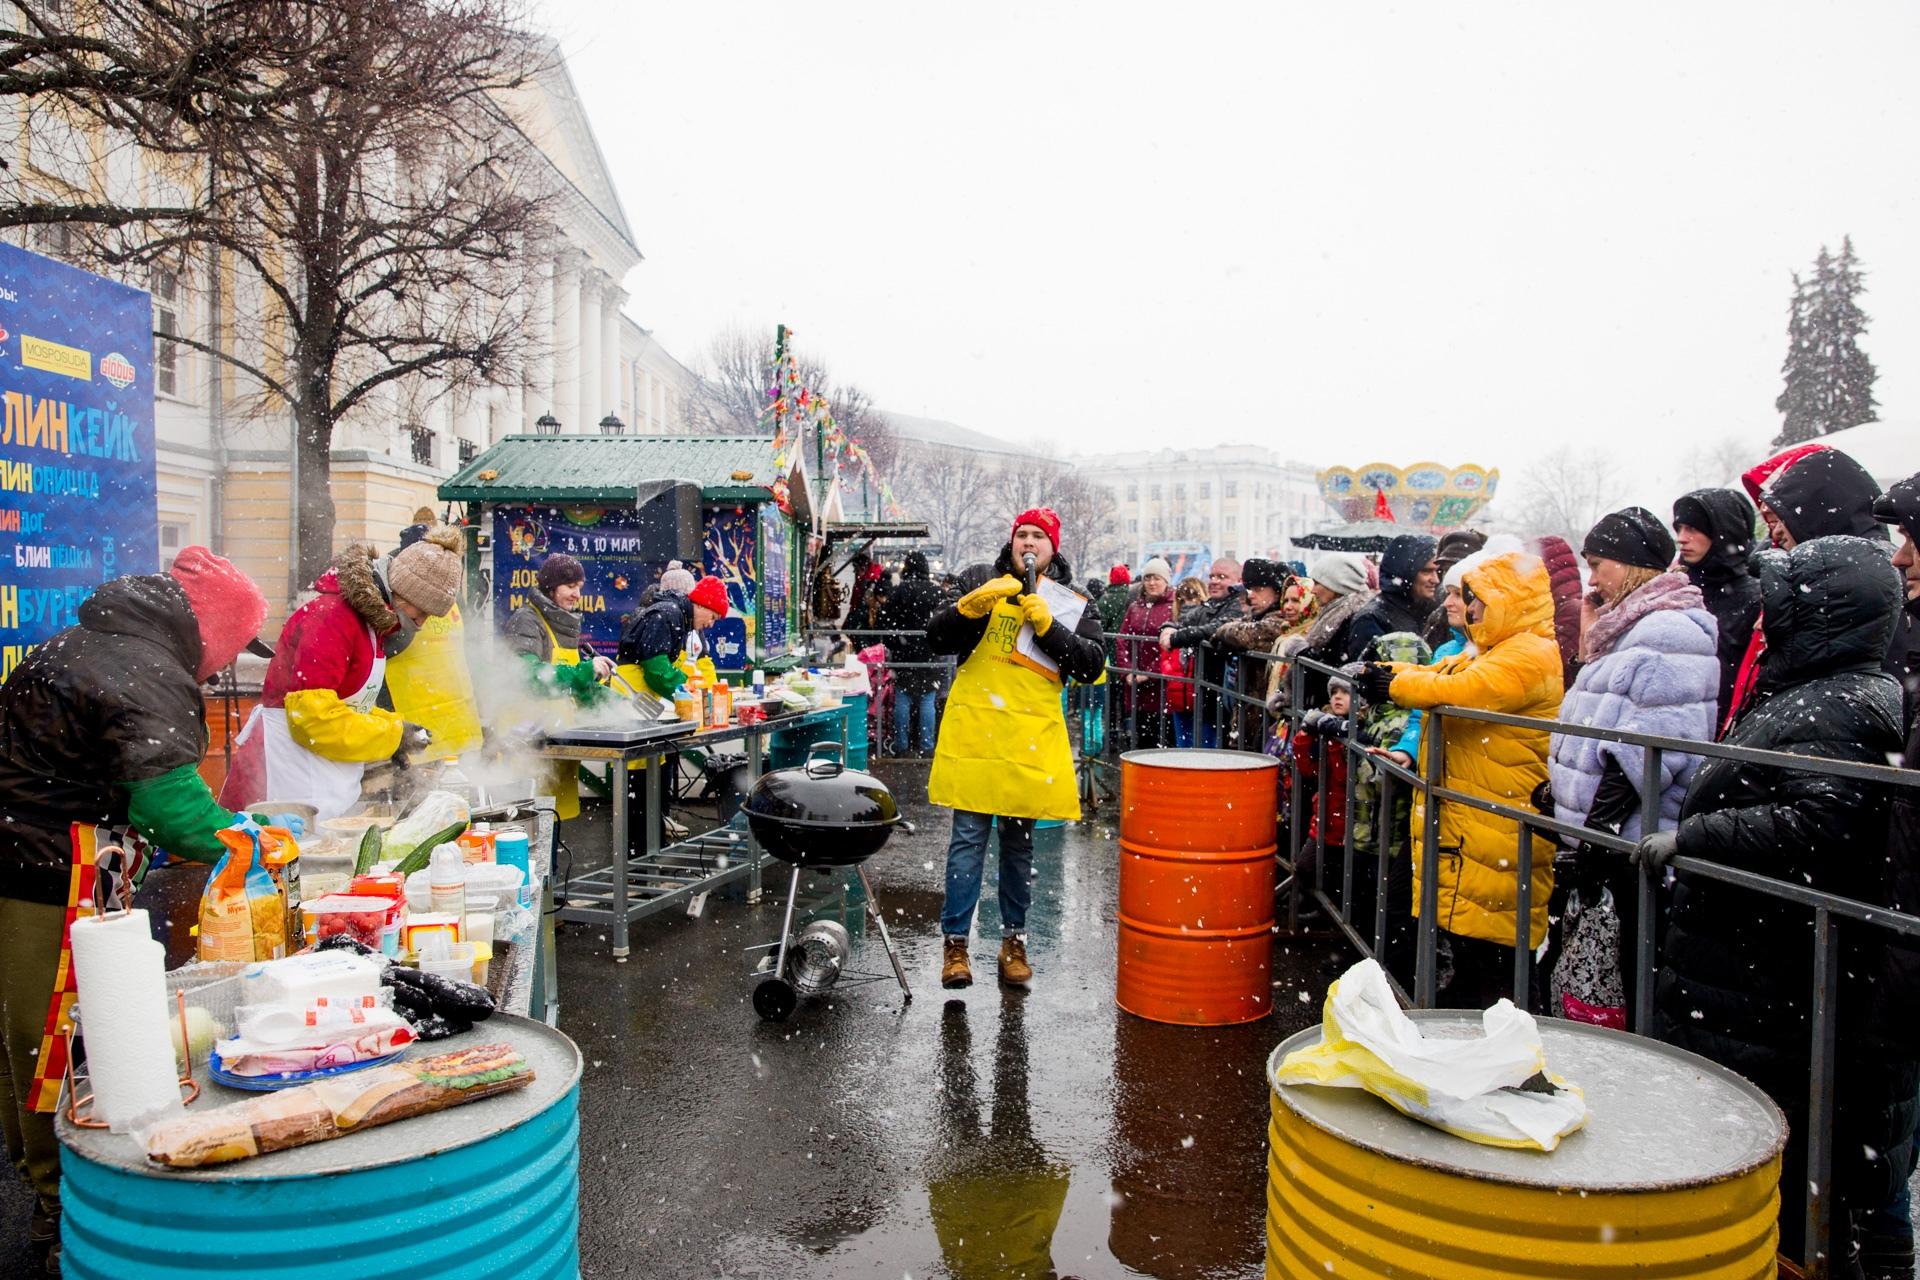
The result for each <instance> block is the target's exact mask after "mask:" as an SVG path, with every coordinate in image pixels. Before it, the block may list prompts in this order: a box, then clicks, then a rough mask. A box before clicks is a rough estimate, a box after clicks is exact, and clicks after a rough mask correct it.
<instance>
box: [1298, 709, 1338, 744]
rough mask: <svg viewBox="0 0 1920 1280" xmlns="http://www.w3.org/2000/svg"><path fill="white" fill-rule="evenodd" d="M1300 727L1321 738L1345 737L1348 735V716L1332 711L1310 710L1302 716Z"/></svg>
mask: <svg viewBox="0 0 1920 1280" xmlns="http://www.w3.org/2000/svg"><path fill="white" fill-rule="evenodd" d="M1300 728H1301V730H1302V731H1303V732H1305V733H1310V734H1312V735H1314V736H1315V737H1320V738H1344V737H1346V736H1347V718H1346V717H1345V716H1337V715H1334V714H1333V712H1331V711H1309V712H1307V714H1306V715H1304V716H1301V717H1300Z"/></svg>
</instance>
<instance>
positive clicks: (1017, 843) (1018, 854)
mask: <svg viewBox="0 0 1920 1280" xmlns="http://www.w3.org/2000/svg"><path fill="white" fill-rule="evenodd" d="M994 822H995V819H994V816H993V815H992V814H990V813H973V812H970V811H968V810H966V809H955V810H954V811H953V835H952V837H951V838H950V839H949V840H948V841H947V900H946V902H945V903H944V904H943V905H942V906H941V908H940V932H941V933H942V934H944V935H945V936H947V937H949V938H965V937H967V936H969V935H970V934H972V932H973V911H974V908H975V907H977V906H979V905H980V876H981V874H982V872H983V871H984V870H985V869H986V860H987V839H988V837H989V836H991V835H992V834H993V828H994ZM999 826H1000V932H1001V933H1002V934H1003V935H1004V936H1006V937H1012V936H1013V935H1014V934H1017V933H1025V932H1026V930H1027V904H1028V903H1029V902H1031V901H1032V900H1033V819H1032V818H1001V819H999Z"/></svg>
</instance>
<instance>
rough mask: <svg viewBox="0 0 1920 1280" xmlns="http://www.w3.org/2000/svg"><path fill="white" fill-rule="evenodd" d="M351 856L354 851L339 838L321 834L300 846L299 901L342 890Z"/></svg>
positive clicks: (350, 870)
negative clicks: (321, 836)
mask: <svg viewBox="0 0 1920 1280" xmlns="http://www.w3.org/2000/svg"><path fill="white" fill-rule="evenodd" d="M353 860H354V854H353V852H352V851H351V850H349V849H347V848H346V847H345V846H344V845H342V844H341V843H340V842H339V841H338V840H329V839H326V838H324V837H323V838H321V839H318V840H313V841H310V842H309V843H307V844H304V845H302V846H300V901H302V902H304V901H306V900H307V899H308V898H324V897H326V896H327V895H328V894H330V893H343V892H345V891H346V887H347V882H348V881H350V880H352V879H353Z"/></svg>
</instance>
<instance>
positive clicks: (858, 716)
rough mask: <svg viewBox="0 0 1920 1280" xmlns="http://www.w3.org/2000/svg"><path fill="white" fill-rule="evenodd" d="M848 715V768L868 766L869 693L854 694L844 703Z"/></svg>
mask: <svg viewBox="0 0 1920 1280" xmlns="http://www.w3.org/2000/svg"><path fill="white" fill-rule="evenodd" d="M843 705H844V706H845V708H846V716H847V768H849V769H864V768H866V767H867V695H866V694H864V693H857V694H854V695H853V696H852V697H850V698H848V699H846V701H845V703H844V704H843Z"/></svg>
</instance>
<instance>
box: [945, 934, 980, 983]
mask: <svg viewBox="0 0 1920 1280" xmlns="http://www.w3.org/2000/svg"><path fill="white" fill-rule="evenodd" d="M940 985H941V986H943V987H970V986H972V985H973V967H972V966H971V965H969V964H968V963H967V940H966V939H965V938H948V939H947V945H946V949H945V951H944V952H943V953H942V955H941V958H940Z"/></svg>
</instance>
